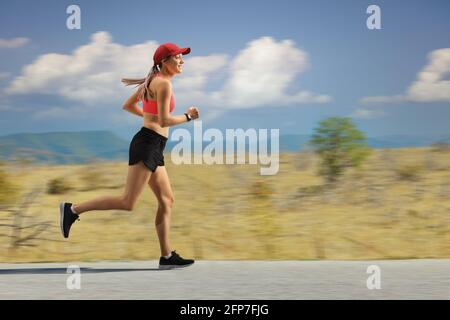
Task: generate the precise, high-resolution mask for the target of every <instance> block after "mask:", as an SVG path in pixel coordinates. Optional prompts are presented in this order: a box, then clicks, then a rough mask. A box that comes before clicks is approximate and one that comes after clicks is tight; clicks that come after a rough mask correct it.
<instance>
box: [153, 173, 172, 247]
mask: <svg viewBox="0 0 450 320" xmlns="http://www.w3.org/2000/svg"><path fill="white" fill-rule="evenodd" d="M148 184H149V186H150V188H151V189H152V191H153V193H154V194H155V196H156V198H157V200H158V211H157V213H156V219H155V226H156V232H157V233H158V238H159V246H160V248H161V255H162V256H167V255H169V254H170V253H171V248H170V242H169V230H170V218H171V215H172V206H173V202H174V196H173V192H172V187H171V185H170V180H169V176H168V175H167V171H166V167H165V166H158V167H157V169H156V170H155V172H154V173H152V175H151V177H150V180H149V182H148Z"/></svg>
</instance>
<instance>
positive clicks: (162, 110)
mask: <svg viewBox="0 0 450 320" xmlns="http://www.w3.org/2000/svg"><path fill="white" fill-rule="evenodd" d="M171 97H172V85H171V83H170V82H169V81H167V80H165V81H161V83H160V84H159V85H158V87H157V88H156V100H157V105H158V122H159V125H160V126H161V127H172V126H175V125H177V124H181V123H185V122H187V119H186V116H185V115H184V114H183V115H180V116H172V115H171V114H170V99H171ZM193 109H195V110H193ZM187 113H188V114H189V115H190V116H191V118H192V120H194V119H197V118H198V110H197V108H192V107H191V108H189V109H188V111H187Z"/></svg>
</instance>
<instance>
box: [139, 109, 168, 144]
mask: <svg viewBox="0 0 450 320" xmlns="http://www.w3.org/2000/svg"><path fill="white" fill-rule="evenodd" d="M144 127H146V128H148V129H151V130H153V131H155V132H157V133H159V134H160V135H162V136H164V137H166V138H167V137H168V136H169V127H164V128H163V127H161V126H160V125H159V122H158V116H157V115H154V114H151V113H147V112H144Z"/></svg>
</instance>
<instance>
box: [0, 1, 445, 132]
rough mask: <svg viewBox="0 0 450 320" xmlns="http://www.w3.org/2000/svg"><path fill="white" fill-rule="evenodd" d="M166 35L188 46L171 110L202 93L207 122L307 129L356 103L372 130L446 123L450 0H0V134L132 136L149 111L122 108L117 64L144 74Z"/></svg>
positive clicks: (355, 114) (123, 71)
mask: <svg viewBox="0 0 450 320" xmlns="http://www.w3.org/2000/svg"><path fill="white" fill-rule="evenodd" d="M71 4H77V5H78V6H79V7H80V9H81V29H80V30H69V29H67V27H66V19H67V17H68V16H69V15H68V14H67V13H66V8H67V7H68V6H69V5H71ZM371 4H376V5H378V6H379V7H380V9H381V27H382V28H381V30H369V29H368V28H367V26H366V19H367V18H368V17H369V14H367V13H366V9H367V7H368V6H369V5H371ZM19 38H24V39H22V40H20V39H19ZM164 42H174V43H176V44H178V45H180V46H189V47H191V49H192V52H191V54H189V55H187V56H185V71H184V72H183V74H181V75H179V76H178V77H177V79H174V95H175V100H176V107H175V112H174V113H175V114H182V113H183V112H184V111H185V109H186V108H187V107H189V106H190V105H196V106H197V107H198V108H199V109H200V114H201V116H202V121H203V126H204V127H205V128H206V127H215V128H219V129H225V128H244V129H245V128H279V129H280V134H295V133H298V134H309V133H311V132H312V130H313V128H314V127H315V126H316V125H317V123H318V121H320V120H321V119H323V118H325V117H328V116H335V115H340V116H346V115H348V116H351V117H352V118H353V119H354V121H355V123H356V124H357V125H358V127H359V128H360V129H361V130H363V131H364V132H365V133H366V134H367V135H368V136H371V137H377V136H383V135H392V134H411V135H439V134H450V126H449V123H450V94H449V92H450V76H449V75H450V2H449V1H400V0H398V1H362V0H354V1H348V0H346V1H331V0H330V1H323V0H322V1H294V0H293V1H285V0H278V1H275V0H270V1H269V0H260V1H212V0H210V1H164V2H161V1H127V2H125V1H99V0H95V1H76V2H72V1H56V0H55V1H39V2H33V1H8V2H7V1H2V2H0V135H5V134H10V133H17V132H48V131H77V130H111V131H113V132H116V133H117V134H119V135H120V136H122V137H124V138H130V137H131V135H132V134H133V132H135V131H136V130H138V129H139V128H140V126H141V124H142V119H141V118H139V117H136V116H133V115H131V114H128V113H126V112H124V111H123V110H122V109H121V106H122V103H123V101H124V100H125V99H126V98H127V97H128V95H129V94H131V93H132V91H133V90H132V88H131V87H128V88H125V87H123V88H122V87H120V86H121V84H120V77H127V76H136V77H138V76H139V77H141V76H145V74H146V73H147V72H148V70H149V68H150V67H151V64H152V55H153V50H154V48H155V46H157V45H159V44H161V43H164ZM80 48H86V49H85V50H84V51H83V50H79V49H80ZM77 50H79V51H77ZM76 52H78V53H79V54H76ZM52 54H53V55H52ZM84 64H86V65H88V66H89V67H87V68H84V69H83V65H84ZM97 79H98V81H97ZM182 127H185V128H189V127H190V124H186V125H183V126H182Z"/></svg>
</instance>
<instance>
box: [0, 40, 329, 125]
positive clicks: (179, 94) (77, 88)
mask: <svg viewBox="0 0 450 320" xmlns="http://www.w3.org/2000/svg"><path fill="white" fill-rule="evenodd" d="M158 45H159V44H158V43H157V42H155V41H148V42H145V43H142V44H137V45H131V46H123V45H121V44H118V43H114V42H113V41H112V39H111V36H110V35H109V33H108V32H97V33H95V34H93V35H92V36H91V40H90V42H89V43H88V44H86V45H83V46H81V47H79V48H77V49H76V50H75V51H74V52H72V53H71V54H59V53H48V54H44V55H41V56H39V57H38V58H37V59H36V60H35V61H34V62H33V63H31V64H30V65H27V66H25V67H24V68H23V71H22V74H21V75H20V76H18V77H16V78H15V79H13V81H12V82H11V83H10V84H9V86H8V87H7V88H6V89H5V93H6V94H8V95H14V94H28V93H44V94H56V95H60V96H62V97H64V98H67V99H70V100H72V101H76V102H80V106H79V108H80V109H81V108H83V107H84V108H86V109H90V110H91V109H92V108H99V107H101V106H105V108H106V107H108V108H117V106H121V105H122V103H123V101H125V100H126V99H127V98H128V96H129V95H131V93H132V90H134V88H133V87H125V86H124V85H123V84H122V83H121V81H120V79H121V78H123V77H128V78H132V77H137V78H139V77H144V76H145V75H146V74H147V73H148V71H149V70H150V68H151V66H152V65H153V60H152V55H153V52H154V51H155V50H156V48H157V47H158ZM307 67H308V58H307V54H306V53H305V52H304V51H303V50H301V49H298V48H296V47H295V44H294V43H293V42H292V41H291V40H284V41H281V42H277V41H275V40H274V39H272V38H270V37H262V38H260V39H256V40H254V41H251V42H250V43H249V44H248V45H247V46H246V47H245V48H244V49H243V50H242V51H241V52H239V53H238V54H237V56H236V57H233V58H232V57H229V56H228V55H226V54H220V53H217V54H212V55H209V56H192V54H191V55H188V56H185V64H184V71H183V74H182V75H180V76H179V77H176V78H174V81H173V83H174V91H175V93H174V95H175V101H176V104H177V106H179V107H181V108H183V111H184V109H185V108H187V107H189V106H191V105H195V106H197V107H199V109H200V112H201V113H202V114H203V115H206V116H207V117H208V116H209V117H210V118H214V117H217V116H218V115H220V114H221V113H222V112H224V111H225V110H226V109H228V108H251V107H260V106H267V105H270V106H276V107H278V106H292V105H296V104H301V103H324V102H328V101H330V100H331V98H330V97H329V96H327V95H318V94H315V93H313V92H310V91H307V90H298V91H297V92H296V93H294V94H292V95H289V94H287V93H286V89H287V88H288V87H289V86H290V85H291V84H292V82H293V81H294V80H295V78H296V77H297V76H298V74H300V73H301V72H303V71H304V70H305V69H306V68H307ZM214 83H216V84H217V87H219V89H218V90H215V91H213V90H212V89H211V88H210V87H209V86H211V84H214ZM202 105H204V106H209V107H211V109H210V110H205V112H203V111H202V110H201V107H202ZM49 114H50V115H53V116H54V115H58V114H59V115H61V116H62V113H61V112H60V110H56V109H54V110H53V112H50V113H49ZM38 117H39V115H38Z"/></svg>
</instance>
